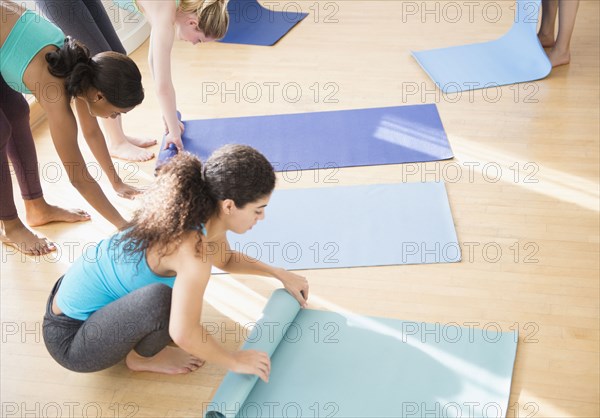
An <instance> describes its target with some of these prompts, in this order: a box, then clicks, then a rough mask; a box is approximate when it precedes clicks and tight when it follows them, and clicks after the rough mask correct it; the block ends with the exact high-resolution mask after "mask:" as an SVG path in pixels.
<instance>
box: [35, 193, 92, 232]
mask: <svg viewBox="0 0 600 418" xmlns="http://www.w3.org/2000/svg"><path fill="white" fill-rule="evenodd" d="M24 202H25V212H26V215H25V220H26V221H27V224H29V226H41V225H46V224H49V223H50V222H70V223H73V222H85V221H89V220H90V219H91V217H90V214H89V213H87V212H86V211H84V210H81V209H64V208H59V207H58V206H53V205H49V204H48V203H47V202H46V201H45V200H44V198H43V197H40V198H38V199H33V200H25V201H24Z"/></svg>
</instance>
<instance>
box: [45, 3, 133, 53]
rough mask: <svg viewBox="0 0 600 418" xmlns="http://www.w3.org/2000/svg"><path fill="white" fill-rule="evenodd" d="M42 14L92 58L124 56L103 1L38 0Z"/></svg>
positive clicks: (123, 50)
mask: <svg viewBox="0 0 600 418" xmlns="http://www.w3.org/2000/svg"><path fill="white" fill-rule="evenodd" d="M35 3H36V4H37V6H38V7H39V8H40V10H41V11H42V13H43V14H44V15H45V16H46V17H47V18H48V20H50V21H51V22H52V23H54V24H55V25H56V26H58V27H59V28H60V29H61V30H62V31H63V32H64V33H65V35H67V36H71V37H73V38H75V39H77V40H78V41H80V42H82V43H83V44H84V45H85V46H87V47H88V48H89V49H90V52H91V53H92V55H96V54H97V53H99V52H104V51H115V52H120V53H121V54H125V48H123V45H122V44H121V41H120V40H119V37H118V36H117V32H116V31H115V28H114V26H113V24H112V22H111V21H110V18H109V17H108V14H107V13H106V9H105V8H104V6H103V5H102V2H101V1H100V0H35Z"/></svg>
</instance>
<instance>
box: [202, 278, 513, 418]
mask: <svg viewBox="0 0 600 418" xmlns="http://www.w3.org/2000/svg"><path fill="white" fill-rule="evenodd" d="M469 324H472V323H469ZM469 324H465V325H466V326H465V327H461V326H459V324H456V323H448V324H440V323H436V324H427V323H423V322H411V321H401V320H397V319H390V318H376V317H366V316H360V315H355V314H345V313H336V312H326V311H320V310H312V309H300V307H299V305H298V302H296V300H295V299H294V298H293V297H292V296H290V295H289V294H288V293H287V292H286V291H285V290H283V289H279V290H276V291H275V292H274V293H273V295H272V296H271V298H270V299H269V301H268V303H267V305H266V307H265V308H264V310H263V315H262V317H261V318H260V319H259V320H258V321H257V323H256V324H255V326H254V328H253V329H252V332H251V333H250V335H249V336H248V338H247V339H246V342H245V344H244V346H243V349H244V350H259V351H264V352H266V353H268V354H269V356H270V357H271V375H270V379H269V383H264V382H263V381H262V380H258V378H257V377H256V376H254V375H244V374H236V373H232V372H229V373H227V374H226V376H225V378H224V379H223V382H222V383H221V385H220V386H219V388H218V390H217V391H216V393H215V395H214V397H213V399H212V402H210V403H208V404H206V405H203V407H204V412H206V417H207V418H208V417H223V416H225V417H228V418H232V417H238V418H241V417H282V416H284V417H285V416H293V417H315V416H320V417H325V416H334V417H369V418H372V417H381V418H384V417H399V416H402V417H421V416H439V417H443V416H445V417H460V416H462V417H481V416H487V417H492V416H493V417H500V416H502V417H503V416H506V413H507V409H508V400H509V395H510V386H511V379H512V371H513V366H514V361H515V355H516V349H517V338H518V334H517V333H516V332H502V330H501V329H499V326H498V324H496V323H494V326H493V327H492V326H489V325H486V324H480V327H477V326H474V325H469Z"/></svg>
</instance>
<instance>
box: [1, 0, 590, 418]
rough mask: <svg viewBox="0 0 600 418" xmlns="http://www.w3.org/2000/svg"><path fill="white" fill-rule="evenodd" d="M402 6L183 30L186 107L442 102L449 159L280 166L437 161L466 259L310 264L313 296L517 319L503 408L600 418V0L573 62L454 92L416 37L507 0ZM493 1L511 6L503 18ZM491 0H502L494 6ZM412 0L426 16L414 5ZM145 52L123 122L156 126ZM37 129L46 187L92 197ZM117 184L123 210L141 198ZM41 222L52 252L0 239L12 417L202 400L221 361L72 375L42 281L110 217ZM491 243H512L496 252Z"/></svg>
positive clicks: (7, 399)
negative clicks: (258, 36)
mask: <svg viewBox="0 0 600 418" xmlns="http://www.w3.org/2000/svg"><path fill="white" fill-rule="evenodd" d="M408 3H409V2H404V3H403V2H400V1H393V2H392V1H368V2H367V1H340V2H325V1H323V2H320V3H316V6H315V3H314V2H304V1H303V2H300V3H297V4H299V5H300V7H302V8H303V10H304V11H309V12H311V15H310V16H309V17H307V18H306V19H305V21H303V22H302V23H300V24H299V25H298V26H297V27H296V28H295V29H294V30H293V31H292V32H291V33H290V34H289V35H288V36H286V37H285V38H284V39H283V40H282V41H281V42H280V43H279V44H278V45H276V46H275V47H272V48H263V47H249V46H240V45H221V44H212V45H202V46H200V47H192V46H191V45H187V44H183V43H178V44H177V45H176V47H175V50H174V52H173V60H174V63H175V64H174V69H173V74H174V79H175V80H176V83H175V84H176V89H177V92H178V104H179V108H180V110H181V111H182V112H183V115H184V118H186V119H190V118H207V117H226V116H242V115H260V114H276V113H293V112H309V111H316V110H334V109H351V108H363V107H378V106H391V105H402V104H417V103H426V102H427V103H431V102H435V103H436V104H437V105H438V108H439V111H440V114H441V117H442V120H443V123H444V126H445V129H446V131H447V133H448V136H449V139H450V143H451V145H452V148H453V150H454V153H455V155H456V158H455V159H454V160H452V161H449V162H444V163H430V164H425V165H424V164H413V165H403V166H398V165H397V166H385V167H365V168H351V169H342V170H340V171H338V172H337V173H333V172H332V171H331V170H329V171H328V170H323V171H321V172H319V173H318V174H319V175H318V176H315V172H308V171H307V172H303V173H299V174H298V175H299V176H301V178H300V180H299V181H298V182H296V183H293V182H292V181H291V176H288V177H287V178H284V177H282V176H280V180H279V185H278V187H279V188H282V189H283V188H293V187H299V188H301V187H302V188H304V187H330V186H335V184H331V183H328V182H326V181H325V176H326V175H327V174H329V175H333V178H334V179H335V180H337V181H339V183H338V184H343V185H350V184H367V183H386V182H399V181H421V177H422V176H426V178H427V180H433V179H434V178H435V173H437V174H438V176H440V177H441V178H442V179H444V180H446V182H447V189H448V194H449V200H450V203H451V207H452V212H453V215H454V221H455V224H456V228H457V232H458V237H459V241H460V242H461V243H463V261H462V262H461V263H458V264H439V265H417V266H397V267H380V268H356V269H338V270H321V271H307V272H305V275H306V276H307V277H308V278H309V280H310V284H311V290H312V301H311V302H312V306H313V307H323V308H326V309H337V308H340V309H347V310H351V311H353V312H356V313H359V314H364V315H377V316H387V317H393V318H400V319H409V320H415V321H428V322H439V323H441V324H445V323H449V322H457V323H459V324H465V323H469V322H477V323H480V324H481V327H484V326H486V325H487V324H491V323H498V324H499V325H500V326H501V327H502V329H503V330H506V331H507V330H510V329H515V328H518V329H519V331H520V340H519V346H518V353H517V361H516V366H515V371H514V377H513V386H512V393H511V399H510V409H509V411H508V416H510V417H517V416H519V417H525V416H528V417H534V416H535V417H582V416H585V417H597V416H599V415H600V409H599V377H600V376H599V355H598V354H599V310H598V309H599V303H598V302H599V182H598V176H599V161H598V159H599V147H598V141H599V124H598V120H599V79H598V77H599V76H598V74H599V68H598V67H599V57H600V54H599V35H598V25H599V17H598V16H599V11H600V4H599V3H598V2H597V1H591V0H587V1H582V2H581V8H580V11H579V16H578V21H577V26H576V28H575V33H574V37H573V42H572V53H573V59H572V63H571V64H570V65H569V66H565V67H561V68H557V69H556V70H554V71H553V72H552V74H551V75H550V76H549V77H548V78H547V79H545V80H542V81H538V82H533V83H526V84H521V85H517V86H507V87H503V88H499V89H496V90H494V89H492V90H489V91H476V92H474V93H472V94H471V95H469V94H467V93H465V94H463V95H462V96H461V97H458V98H457V97H455V96H452V97H444V96H440V94H439V93H438V92H437V90H435V88H434V86H433V83H432V82H431V80H429V78H428V77H427V76H426V75H425V74H424V73H423V71H422V70H421V69H420V68H419V66H418V65H417V63H416V62H415V61H414V60H413V59H412V58H411V57H410V53H409V51H410V50H411V49H427V48H431V47H437V46H445V45H454V44H461V43H467V42H476V41H485V40H489V39H493V38H496V37H497V36H499V35H500V34H502V33H504V32H505V31H506V30H507V29H508V27H509V26H510V25H511V20H512V17H513V12H512V6H511V5H512V4H513V2H510V1H501V2H498V1H497V2H492V1H483V2H481V3H477V4H476V5H475V6H473V7H474V14H473V19H472V22H470V21H469V16H468V10H469V9H468V7H467V6H466V5H465V4H464V2H450V3H452V7H454V6H456V5H458V6H459V7H460V8H461V10H462V12H463V16H462V18H460V19H458V22H457V23H450V22H448V21H444V15H443V13H444V11H445V12H447V13H448V15H447V17H449V18H450V19H452V20H455V14H454V12H453V11H452V10H450V9H449V7H450V6H448V5H449V4H450V3H449V2H442V3H440V5H439V6H438V7H439V9H438V10H439V11H440V12H439V13H438V14H437V15H436V12H435V11H434V12H431V13H429V14H425V7H427V10H435V3H433V2H414V3H410V7H408V6H407V5H408ZM425 3H426V4H425ZM284 4H286V3H283V2H282V3H281V6H283V5H284ZM497 6H498V7H500V11H501V12H502V16H501V18H500V19H498V21H497V22H494V20H496V19H495V18H494V14H493V13H492V12H493V10H492V9H494V10H495V8H496V7H497ZM289 7H291V6H289ZM309 7H312V10H309ZM486 7H487V9H486V10H487V11H488V12H489V13H490V14H489V15H486V16H483V14H482V12H483V10H484V9H485V8H486ZM414 8H416V10H417V14H416V15H411V14H409V13H407V12H408V11H411V10H414ZM316 9H318V11H319V15H318V16H316V15H315V10H316ZM290 10H292V9H290ZM450 12H452V14H451V15H450ZM436 18H439V20H440V22H439V23H436ZM146 54H147V45H144V46H143V47H142V48H140V49H139V50H138V51H136V52H135V53H134V54H133V55H132V56H133V58H134V59H135V60H136V61H137V62H138V63H139V65H140V67H141V69H142V71H143V74H144V80H145V86H146V91H147V93H148V94H147V96H148V98H147V100H146V101H145V102H144V104H143V105H142V106H140V107H139V108H138V109H135V110H134V111H132V112H131V114H130V115H128V116H127V117H126V118H125V124H126V126H127V131H128V132H130V133H136V134H139V135H147V136H152V135H154V136H156V135H158V134H159V133H160V132H161V129H162V126H161V122H160V115H159V109H158V105H157V102H156V99H155V98H154V95H153V84H152V80H151V77H150V75H149V72H148V68H147V64H146ZM236 83H239V91H240V95H239V96H240V97H237V98H236V97H235V94H233V93H231V94H228V95H226V96H223V97H222V96H221V94H216V95H206V94H204V95H203V92H204V93H206V92H208V91H212V90H213V89H214V88H215V87H216V88H218V90H219V92H223V91H224V90H225V89H228V90H233V91H235V90H236ZM252 83H257V84H252ZM270 83H279V84H278V85H277V84H270ZM257 85H258V86H260V87H261V88H260V89H259V91H260V92H261V93H262V96H261V97H260V98H259V99H258V100H256V91H257V90H256V86H257ZM269 86H273V94H272V96H271V97H269V92H270V90H269ZM284 87H285V88H287V90H285V92H284ZM298 88H299V90H298ZM415 89H416V90H417V93H416V94H412V92H413V91H414V90H415ZM296 91H300V95H299V98H298V100H297V101H296V100H295V96H296ZM315 92H318V93H319V94H318V97H315ZM35 136H36V141H37V145H38V152H39V156H40V163H41V165H42V175H43V176H44V178H45V179H46V181H45V182H44V189H45V193H46V196H47V197H48V199H49V200H50V201H52V202H53V203H56V204H62V205H67V206H79V207H84V208H86V209H88V210H89V206H88V205H87V204H86V203H85V202H83V200H82V198H81V197H80V196H79V195H78V194H77V193H76V192H75V191H74V189H73V188H72V187H71V186H70V185H69V184H68V180H67V179H66V176H65V175H64V174H62V175H61V172H60V169H59V171H57V168H58V167H59V166H58V165H57V164H56V163H55V162H56V161H58V158H57V156H56V153H55V151H54V149H53V147H52V145H51V141H50V138H49V134H48V130H47V126H46V125H45V124H44V125H42V126H41V127H40V128H39V129H37V130H36V132H35ZM86 152H87V151H86ZM87 154H88V155H89V152H87ZM89 161H92V159H91V158H90V160H89ZM118 164H119V168H120V169H121V171H122V173H123V175H126V176H127V177H128V178H129V179H130V180H131V181H136V182H138V184H141V185H143V184H147V183H149V182H151V181H152V178H153V177H152V174H153V167H154V162H148V163H143V164H127V165H126V164H123V163H122V162H118ZM486 164H487V165H486ZM473 166H475V168H474V169H472V171H471V175H470V168H469V167H473ZM483 167H485V170H482V168H483ZM457 168H458V170H459V171H458V172H457V171H456V169H457ZM427 170H429V171H427ZM427 173H428V174H427ZM457 173H458V174H459V176H460V178H459V179H457ZM104 185H105V186H106V183H104ZM105 189H106V190H108V187H105ZM108 193H109V195H110V196H111V197H114V199H113V200H114V201H115V202H116V204H117V205H118V207H119V208H120V209H121V210H123V211H124V212H125V213H129V212H130V210H131V209H132V208H134V207H135V202H128V201H124V200H122V199H119V198H117V197H116V196H115V195H114V193H112V191H110V190H108ZM19 204H20V203H19ZM340 210H343V208H340ZM92 213H93V212H92ZM266 222H268V213H267V221H266ZM39 231H40V232H42V233H44V234H46V235H48V236H49V237H50V238H51V239H53V240H55V241H56V242H57V243H58V244H59V246H60V249H61V252H60V253H59V256H58V257H56V258H46V259H41V260H32V259H22V258H21V257H20V256H15V255H11V254H10V251H8V250H7V249H6V248H3V249H2V271H1V274H2V279H1V282H0V283H1V290H2V299H1V302H2V305H1V322H2V344H1V363H2V366H1V402H2V412H1V413H0V415H2V416H34V415H35V416H40V415H45V416H57V413H58V416H63V417H65V416H82V415H83V416H86V415H87V416H96V415H97V414H98V413H99V412H101V415H102V416H107V417H108V416H110V417H112V416H120V417H123V416H136V417H156V416H160V417H175V416H177V417H179V416H200V411H201V409H202V406H203V404H204V403H206V402H208V401H209V400H210V399H211V396H212V393H213V391H214V390H215V389H216V387H217V386H218V384H219V382H220V380H221V379H222V377H223V375H224V373H225V371H224V370H221V369H218V368H216V367H213V366H212V365H207V366H205V368H204V369H203V370H202V371H199V372H196V373H193V374H190V375H186V376H175V377H169V376H161V375H154V374H148V373H133V372H130V371H128V370H127V369H126V368H125V366H124V365H117V366H115V367H113V368H111V369H109V370H106V371H103V372H100V373H94V374H76V373H72V372H69V371H66V370H64V369H62V368H61V367H60V366H58V365H57V364H56V363H55V362H54V361H53V360H52V359H51V358H50V356H49V355H48V354H47V352H46V349H45V347H44V345H43V341H42V340H41V319H42V315H43V310H44V305H45V301H46V298H47V295H48V292H49V290H50V288H51V286H52V284H53V283H54V282H55V280H56V279H57V278H58V276H59V275H60V274H62V273H63V272H64V271H65V270H66V268H67V267H68V265H69V264H70V263H71V262H72V261H73V258H74V257H75V256H76V255H77V254H80V253H81V251H82V249H83V248H84V246H85V245H86V244H87V243H90V242H96V241H97V240H99V239H101V238H103V237H105V236H106V235H107V234H109V233H110V232H111V231H112V228H111V225H110V224H108V223H107V222H106V221H104V220H102V219H100V218H99V216H98V215H95V216H94V220H93V221H92V222H89V223H87V224H80V225H50V226H47V227H43V228H39ZM484 247H485V248H486V250H487V251H483V248H484ZM469 248H472V251H469ZM497 248H500V249H501V255H499V256H498V257H497V258H498V260H497V261H496V262H493V261H494V258H496V252H495V250H496V249H497ZM274 286H275V283H274V282H273V281H272V280H266V279H258V278H249V277H234V278H231V277H228V278H216V279H214V280H213V282H212V283H211V289H210V291H209V294H208V296H207V302H208V303H207V304H206V310H205V319H206V320H207V321H214V322H216V323H219V324H221V323H223V324H225V325H226V326H229V327H230V328H231V327H233V326H234V325H233V321H239V322H242V323H245V322H248V321H250V320H251V319H253V318H256V317H257V316H258V314H259V312H260V308H261V306H262V304H264V301H265V298H266V297H268V295H269V292H270V291H271V290H272V288H273V287H274ZM223 292H228V293H223ZM223 294H227V295H231V296H230V297H229V296H228V297H227V298H223ZM225 344H226V345H227V347H228V348H230V349H232V350H233V349H234V348H235V347H237V345H238V342H236V341H235V338H232V337H231V336H230V337H229V338H227V339H226V342H225ZM358 361H368V359H358ZM27 413H29V415H26V414H27ZM69 413H70V414H71V415H69ZM11 414H13V415H11Z"/></svg>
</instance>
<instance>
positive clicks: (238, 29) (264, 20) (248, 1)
mask: <svg viewBox="0 0 600 418" xmlns="http://www.w3.org/2000/svg"><path fill="white" fill-rule="evenodd" d="M267 4H268V3H267ZM271 4H272V5H274V6H275V7H277V6H279V7H283V10H282V11H274V10H271V9H267V8H264V7H263V6H261V5H260V4H259V3H258V1H256V0H229V3H228V4H227V11H228V12H229V29H228V30H227V34H226V35H225V37H224V38H223V39H221V42H225V43H229V44H246V45H262V46H270V45H273V44H275V43H276V42H277V41H279V39H281V38H282V37H283V36H284V35H285V34H286V33H288V32H289V31H290V29H292V28H293V27H294V26H295V25H296V24H297V23H298V22H300V21H301V20H302V19H304V18H305V17H306V16H307V15H308V13H302V12H301V11H300V4H301V3H289V2H288V3H286V2H283V3H278V2H271Z"/></svg>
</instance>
